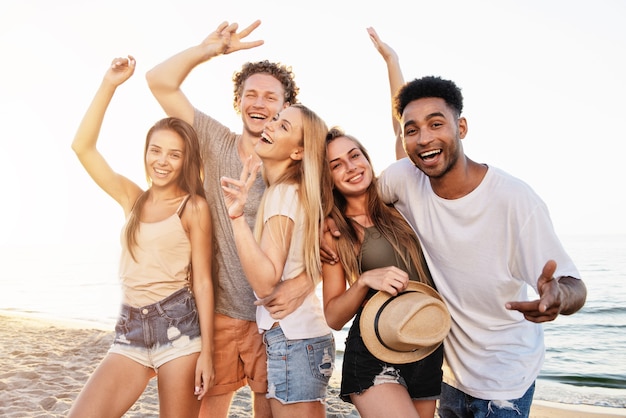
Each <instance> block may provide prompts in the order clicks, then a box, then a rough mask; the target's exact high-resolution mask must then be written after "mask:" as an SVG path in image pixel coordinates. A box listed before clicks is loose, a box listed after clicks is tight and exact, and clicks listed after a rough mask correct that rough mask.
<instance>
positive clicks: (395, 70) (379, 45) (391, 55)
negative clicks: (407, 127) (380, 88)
mask: <svg viewBox="0 0 626 418" xmlns="http://www.w3.org/2000/svg"><path fill="white" fill-rule="evenodd" d="M367 33H368V34H369V36H370V39H371V40H372V42H373V43H374V47H376V50H377V51H378V53H379V54H380V55H381V56H382V57H383V59H384V60H385V63H386V64H387V75H388V77H389V92H390V93H391V102H390V106H391V123H392V126H393V133H394V135H395V137H396V144H395V145H396V159H397V160H399V159H401V158H404V157H406V152H405V151H404V146H403V145H402V127H401V126H400V121H398V119H397V118H396V116H395V112H394V110H393V98H394V96H395V94H396V92H397V91H398V90H400V87H402V85H403V84H404V76H403V75H402V70H401V69H400V59H399V58H398V54H397V53H396V51H394V50H393V49H392V48H391V47H390V46H389V45H387V44H386V43H384V42H383V41H382V40H381V39H380V37H379V36H378V34H377V33H376V31H375V30H374V28H367Z"/></svg>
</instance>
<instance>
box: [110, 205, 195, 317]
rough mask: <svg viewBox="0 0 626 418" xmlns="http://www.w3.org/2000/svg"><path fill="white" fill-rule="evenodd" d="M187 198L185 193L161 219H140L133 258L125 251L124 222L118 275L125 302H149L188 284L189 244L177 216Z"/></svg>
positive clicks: (155, 300) (153, 301) (126, 249)
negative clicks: (179, 202) (172, 212)
mask: <svg viewBox="0 0 626 418" xmlns="http://www.w3.org/2000/svg"><path fill="white" fill-rule="evenodd" d="M187 200H189V196H185V198H183V201H182V202H181V204H180V206H179V207H178V209H177V210H176V212H175V213H174V214H172V216H170V217H168V218H166V219H164V220H162V221H158V222H140V225H139V229H138V231H137V247H135V248H134V253H135V260H137V261H135V260H134V259H133V257H132V256H131V254H130V252H129V251H128V247H127V245H126V238H125V231H126V226H127V224H124V227H123V228H122V234H121V243H122V254H121V257H120V270H119V276H120V282H121V285H122V300H123V302H124V303H125V304H127V305H130V306H134V307H141V306H146V305H150V304H153V303H155V302H158V301H160V300H162V299H164V298H166V297H167V296H169V295H171V294H172V293H174V292H176V291H177V290H179V289H181V288H183V287H189V286H190V281H189V275H190V274H189V273H190V263H191V243H190V242H189V238H188V237H187V233H186V232H185V229H184V228H183V224H182V221H181V219H180V216H181V214H182V212H183V210H184V208H185V204H186V203H187Z"/></svg>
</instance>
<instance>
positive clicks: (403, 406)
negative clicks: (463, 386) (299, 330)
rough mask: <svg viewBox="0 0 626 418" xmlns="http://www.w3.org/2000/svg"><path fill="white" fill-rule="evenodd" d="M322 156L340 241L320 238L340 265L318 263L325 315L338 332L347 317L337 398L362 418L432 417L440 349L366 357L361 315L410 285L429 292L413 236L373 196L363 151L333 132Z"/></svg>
mask: <svg viewBox="0 0 626 418" xmlns="http://www.w3.org/2000/svg"><path fill="white" fill-rule="evenodd" d="M327 150H328V151H327V152H328V157H327V158H328V161H329V165H330V170H331V173H332V177H333V182H334V186H333V193H334V197H335V199H334V200H335V207H334V208H333V211H332V212H331V218H332V219H333V221H334V222H335V225H336V226H337V228H338V230H339V231H340V232H341V235H340V236H339V237H338V238H333V237H331V235H330V232H327V233H326V235H327V236H326V242H327V245H330V246H331V248H332V250H333V251H334V252H335V253H336V254H337V255H338V256H339V260H340V263H335V264H329V263H324V265H323V276H324V289H323V294H324V313H325V316H326V320H327V322H328V324H329V325H330V327H331V328H333V329H336V330H340V329H342V328H343V327H344V325H345V324H346V323H347V322H348V321H350V320H351V319H353V318H354V319H353V321H352V326H351V328H350V331H349V333H348V337H347V340H346V346H345V352H344V358H343V366H342V380H341V392H340V396H341V398H342V399H343V400H345V401H347V402H351V403H353V404H354V405H355V406H356V408H357V410H358V411H359V413H360V415H361V416H362V417H400V416H401V417H421V418H427V417H431V418H432V417H433V416H434V412H435V403H436V399H437V397H438V396H439V393H440V391H441V379H442V371H441V365H442V362H443V346H442V345H441V346H439V347H438V348H437V349H436V350H435V351H434V352H433V353H432V354H430V355H428V356H427V357H426V358H424V359H422V360H418V361H415V362H412V363H408V364H390V363H387V362H385V361H382V360H379V359H378V358H376V357H375V356H374V355H373V354H371V353H370V352H369V350H368V349H367V347H366V346H365V344H364V342H363V339H362V338H361V330H360V326H359V322H360V316H361V313H362V310H363V306H364V305H365V302H367V300H368V299H369V298H370V297H372V296H373V295H374V294H375V293H376V292H377V291H379V290H382V291H385V292H387V293H389V294H391V295H397V294H398V293H399V292H402V291H403V290H405V289H406V287H407V286H408V282H409V280H414V281H418V282H422V283H427V284H429V285H431V286H432V282H431V279H430V273H429V271H428V266H427V265H426V262H425V260H424V257H423V254H422V252H421V247H420V245H419V243H418V241H417V238H416V236H415V233H414V232H413V230H412V229H411V227H410V226H409V225H408V224H407V223H406V221H405V220H404V218H403V217H402V215H400V214H399V213H398V212H397V211H396V210H395V209H394V208H393V207H389V206H387V205H385V204H384V203H383V201H382V200H381V199H380V197H379V195H378V189H377V185H376V178H375V177H374V173H373V169H372V166H371V162H370V161H371V160H370V157H369V155H368V154H367V151H366V150H365V148H363V146H362V145H361V144H360V142H359V141H357V140H356V139H355V138H353V137H352V136H349V135H345V134H344V133H343V132H342V131H341V130H340V129H339V128H333V129H331V130H330V132H329V134H328V137H327Z"/></svg>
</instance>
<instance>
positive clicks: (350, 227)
mask: <svg viewBox="0 0 626 418" xmlns="http://www.w3.org/2000/svg"><path fill="white" fill-rule="evenodd" d="M340 137H345V138H348V139H349V140H351V141H352V142H354V144H355V145H356V146H357V147H358V148H359V150H360V151H361V153H363V155H364V156H365V158H366V159H367V161H368V162H369V164H370V167H372V160H371V159H370V156H369V154H368V153H367V150H366V149H365V147H364V146H363V144H361V142H359V141H358V140H357V139H356V138H354V137H353V136H351V135H346V134H345V133H344V131H343V130H342V129H341V128H339V127H333V128H331V129H330V131H329V132H328V134H327V135H326V145H327V146H328V144H330V143H331V142H332V141H334V140H335V139H337V138H340ZM372 171H373V167H372ZM366 193H367V208H366V209H367V213H368V214H369V216H370V218H371V220H372V223H373V224H374V226H375V227H376V228H377V229H378V231H380V233H381V234H382V236H383V237H384V238H385V239H386V240H387V241H389V243H390V244H391V245H392V246H393V248H394V250H395V252H396V253H397V254H398V255H399V256H400V258H401V259H402V261H403V262H404V264H405V265H406V266H407V267H409V268H411V269H412V270H413V271H415V272H416V273H417V277H418V279H419V281H420V282H422V283H427V284H429V285H431V286H432V285H433V282H432V278H431V276H430V271H429V270H428V266H427V265H426V261H425V259H424V254H423V253H422V247H421V246H420V244H419V241H418V240H417V236H416V235H415V232H414V231H413V229H412V228H411V226H410V225H409V224H408V223H407V222H406V220H405V219H404V217H403V216H402V215H401V214H400V213H399V212H398V211H397V210H396V209H395V208H394V207H393V206H388V205H387V204H385V202H383V200H382V199H381V197H380V195H379V194H378V180H377V179H376V177H375V176H372V182H371V183H370V185H369V187H368V188H367V191H366ZM333 198H334V206H333V208H332V210H331V213H330V216H331V218H332V219H333V220H334V221H335V224H336V225H337V228H338V229H339V231H340V232H341V236H340V237H339V238H338V239H337V254H338V256H339V259H340V260H341V264H342V266H343V269H344V271H345V273H346V280H347V281H348V283H349V284H350V285H352V284H354V282H355V281H356V280H357V279H358V277H359V276H360V275H361V273H362V272H361V271H360V270H361V269H360V267H359V261H358V258H357V253H356V251H355V248H360V246H361V241H360V238H359V234H358V231H357V229H356V228H355V226H354V224H353V222H352V221H351V220H350V219H348V218H347V217H346V216H345V210H346V205H347V202H346V198H345V197H344V196H343V195H342V194H341V192H339V191H338V190H337V189H336V188H333Z"/></svg>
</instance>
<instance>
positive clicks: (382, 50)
mask: <svg viewBox="0 0 626 418" xmlns="http://www.w3.org/2000/svg"><path fill="white" fill-rule="evenodd" d="M367 33H368V34H369V36H370V39H371V40H372V43H373V44H374V47H375V48H376V50H377V51H378V53H379V54H380V55H382V57H383V59H384V60H385V61H386V62H388V61H390V60H393V61H398V54H397V53H396V51H394V49H393V48H391V47H390V46H389V45H387V44H386V43H384V42H383V41H382V40H381V39H380V37H379V36H378V33H376V30H375V29H374V28H367Z"/></svg>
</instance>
